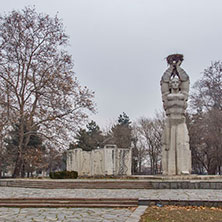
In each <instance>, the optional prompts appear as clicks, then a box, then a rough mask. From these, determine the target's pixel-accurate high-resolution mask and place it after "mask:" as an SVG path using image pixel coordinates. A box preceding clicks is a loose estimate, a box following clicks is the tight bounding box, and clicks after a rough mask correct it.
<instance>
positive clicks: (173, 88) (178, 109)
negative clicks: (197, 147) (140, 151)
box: [160, 55, 191, 175]
mask: <svg viewBox="0 0 222 222" xmlns="http://www.w3.org/2000/svg"><path fill="white" fill-rule="evenodd" d="M170 56H171V57H172V56H175V55H170ZM170 56H168V57H170ZM181 63H182V61H181V60H174V61H173V62H172V63H171V64H170V67H169V68H168V69H167V70H166V71H165V72H164V74H163V76H162V78H161V82H160V85H161V93H162V101H163V107H164V109H165V111H166V121H165V127H164V131H163V138H162V143H163V146H162V169H163V174H164V175H182V174H190V173H191V151H190V147H189V135H188V130H187V125H186V118H185V110H186V108H187V99H188V95H189V83H190V82H189V76H188V75H187V74H186V72H185V71H184V70H183V69H182V68H180V64H181Z"/></svg>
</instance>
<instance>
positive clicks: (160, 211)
mask: <svg viewBox="0 0 222 222" xmlns="http://www.w3.org/2000/svg"><path fill="white" fill-rule="evenodd" d="M201 221H204V222H222V208H215V207H210V208H209V207H192V206H188V207H180V206H164V207H157V206H152V207H148V208H147V210H146V212H145V214H144V215H143V216H142V218H141V220H140V222H201Z"/></svg>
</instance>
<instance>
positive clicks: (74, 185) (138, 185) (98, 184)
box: [0, 180, 152, 189]
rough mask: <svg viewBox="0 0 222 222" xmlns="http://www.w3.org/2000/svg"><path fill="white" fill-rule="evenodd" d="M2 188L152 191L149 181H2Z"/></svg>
mask: <svg viewBox="0 0 222 222" xmlns="http://www.w3.org/2000/svg"><path fill="white" fill-rule="evenodd" d="M0 186H8V187H24V188H42V189H151V188H152V185H151V183H150V182H147V181H124V180H123V181H93V180H92V181H73V182H66V181H63V182H59V181H41V180H39V181H31V180H27V181H26V180H9V181H3V180H2V183H1V181H0Z"/></svg>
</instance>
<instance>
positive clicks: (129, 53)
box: [0, 0, 222, 126]
mask: <svg viewBox="0 0 222 222" xmlns="http://www.w3.org/2000/svg"><path fill="white" fill-rule="evenodd" d="M32 5H35V6H36V9H37V10H38V11H40V12H45V13H47V14H50V15H51V16H54V15H55V14H56V12H58V15H59V17H60V18H62V19H63V23H64V25H65V27H66V33H67V34H68V35H69V36H70V49H69V51H70V52H71V54H72V55H73V59H74V63H75V66H74V71H75V72H76V74H77V77H78V79H79V80H80V82H81V84H82V85H86V86H88V87H89V88H90V89H91V90H93V91H95V93H96V97H95V101H96V103H97V110H98V113H97V114H96V115H91V119H94V120H95V121H97V123H98V124H99V125H101V126H106V125H107V124H109V123H110V122H111V121H114V120H115V119H117V117H118V116H119V114H121V113H122V112H126V113H127V114H128V115H129V117H130V118H131V119H132V120H135V119H137V118H139V117H140V116H147V117H151V116H153V114H154V113H155V111H156V110H160V109H162V103H161V95H160V86H159V82H160V78H161V75H162V73H163V72H164V70H165V69H166V67H167V65H166V61H165V60H164V58H165V57H166V56H167V55H169V54H172V53H182V54H184V59H185V61H184V62H183V65H182V67H183V68H184V69H185V70H186V71H187V73H188V74H189V76H190V79H191V84H193V83H194V82H195V81H196V80H197V79H198V78H200V75H201V72H202V71H203V70H204V69H205V68H206V67H208V66H209V65H210V63H211V61H215V60H222V43H221V42H222V28H221V26H222V13H221V11H222V1H221V0H211V1H210V0H63V1H61V0H19V1H18V0H4V1H1V9H0V12H1V14H2V13H3V12H8V11H11V10H12V9H22V8H24V7H25V6H32Z"/></svg>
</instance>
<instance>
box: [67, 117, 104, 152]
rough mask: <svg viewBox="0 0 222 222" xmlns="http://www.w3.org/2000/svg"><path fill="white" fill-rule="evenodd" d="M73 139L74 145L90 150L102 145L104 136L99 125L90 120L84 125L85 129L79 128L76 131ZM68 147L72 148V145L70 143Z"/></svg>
mask: <svg viewBox="0 0 222 222" xmlns="http://www.w3.org/2000/svg"><path fill="white" fill-rule="evenodd" d="M75 139H76V140H77V144H76V147H79V148H82V149H83V150H85V151H91V150H93V149H96V148H97V147H102V146H103V140H104V137H103V135H102V132H101V130H100V128H99V126H98V125H97V124H96V122H95V121H93V120H92V121H91V122H90V123H88V124H87V125H86V129H82V128H81V129H80V130H79V131H78V132H77V134H76V137H75ZM70 147H71V148H74V145H72V144H71V145H70Z"/></svg>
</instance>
